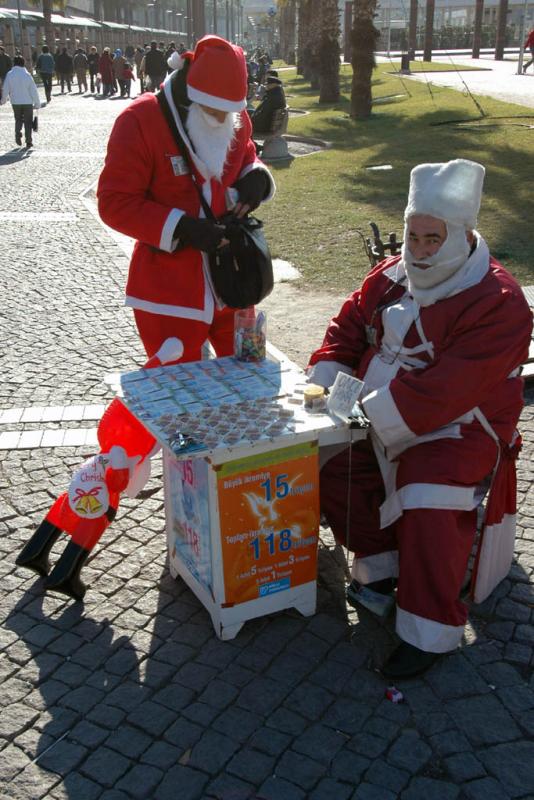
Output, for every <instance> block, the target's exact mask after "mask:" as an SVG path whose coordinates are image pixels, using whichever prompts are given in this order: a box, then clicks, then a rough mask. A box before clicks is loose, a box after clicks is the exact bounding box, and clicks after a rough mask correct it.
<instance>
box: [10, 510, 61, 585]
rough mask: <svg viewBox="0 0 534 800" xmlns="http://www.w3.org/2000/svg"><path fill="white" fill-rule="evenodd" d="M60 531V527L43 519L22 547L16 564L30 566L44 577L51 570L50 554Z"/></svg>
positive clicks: (29, 567)
mask: <svg viewBox="0 0 534 800" xmlns="http://www.w3.org/2000/svg"><path fill="white" fill-rule="evenodd" d="M60 533H61V529H60V528H56V526H55V525H52V523H51V522H48V520H46V519H45V520H43V521H42V522H41V524H40V525H39V527H38V528H37V530H36V531H35V533H34V534H33V536H32V538H31V539H30V541H29V542H27V544H26V545H25V546H24V547H23V548H22V550H21V552H20V553H19V555H18V557H17V560H16V561H15V564H16V565H17V566H18V567H28V569H32V570H33V571H34V572H37V574H38V575H42V576H43V578H44V577H46V576H47V575H48V573H49V572H50V561H49V560H48V556H49V554H50V550H51V549H52V547H53V546H54V544H55V542H56V541H57V539H58V537H59V535H60Z"/></svg>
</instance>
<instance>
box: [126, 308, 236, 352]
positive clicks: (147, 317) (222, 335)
mask: <svg viewBox="0 0 534 800" xmlns="http://www.w3.org/2000/svg"><path fill="white" fill-rule="evenodd" d="M234 315H235V310H234V309H233V308H228V307H226V306H225V307H224V308H223V309H218V308H216V309H215V311H214V313H213V320H212V322H211V324H208V323H206V322H198V321H197V320H192V319H184V318H183V317H170V316H164V315H163V314H151V313H150V312H148V311H140V310H139V309H137V308H134V316H135V324H136V325H137V330H138V331H139V336H140V337H141V341H142V342H143V345H144V348H145V350H146V354H147V356H148V357H149V358H150V357H151V356H153V355H154V353H157V351H158V350H159V348H160V347H161V345H162V344H163V342H164V341H165V339H168V338H169V337H171V336H176V337H177V338H178V339H181V341H182V342H183V345H184V353H183V356H182V357H181V359H180V361H200V358H201V351H202V345H203V344H204V342H205V341H206V339H208V340H209V341H210V342H211V344H212V345H213V347H214V349H215V352H216V354H217V356H219V357H222V356H231V355H233V352H234Z"/></svg>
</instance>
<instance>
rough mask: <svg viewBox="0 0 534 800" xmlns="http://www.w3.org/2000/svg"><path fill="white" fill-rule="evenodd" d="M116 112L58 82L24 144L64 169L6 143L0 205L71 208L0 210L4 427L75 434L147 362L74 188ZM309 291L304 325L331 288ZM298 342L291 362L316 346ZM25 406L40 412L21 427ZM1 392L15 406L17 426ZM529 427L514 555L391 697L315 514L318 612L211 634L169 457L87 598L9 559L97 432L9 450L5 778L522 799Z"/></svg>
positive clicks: (4, 538)
mask: <svg viewBox="0 0 534 800" xmlns="http://www.w3.org/2000/svg"><path fill="white" fill-rule="evenodd" d="M122 107H124V103H120V102H118V101H102V102H98V101H95V100H94V99H92V98H85V97H75V96H68V95H66V96H63V97H61V96H59V95H58V94H57V89H56V88H54V96H53V100H52V103H51V104H50V106H49V107H48V108H45V109H43V111H42V113H41V115H40V131H39V135H38V136H37V137H36V143H37V147H38V148H42V149H43V151H46V150H50V151H54V152H61V153H62V161H61V168H60V169H58V160H57V159H55V158H45V157H41V158H40V157H37V156H36V157H33V156H32V154H31V153H30V154H29V155H27V156H26V157H24V158H21V157H20V156H15V157H13V158H8V159H4V158H3V157H2V156H1V155H0V163H1V165H2V166H1V172H2V188H3V191H2V193H1V194H0V212H13V211H15V210H16V211H17V212H18V213H31V214H36V215H38V216H39V215H40V214H41V212H42V211H43V210H46V211H47V212H56V213H57V214H67V213H68V214H72V215H74V217H75V219H71V218H69V219H68V220H67V219H55V220H52V219H44V218H42V217H41V218H39V219H36V220H35V221H32V223H31V225H24V226H23V227H22V226H21V224H20V222H18V221H16V220H9V219H6V218H5V219H3V221H2V249H3V255H4V256H5V257H4V258H2V260H1V263H0V285H1V288H2V294H3V316H2V321H1V322H0V324H1V325H2V337H3V342H4V347H3V349H2V375H3V381H2V382H1V383H0V414H2V415H4V414H6V416H2V417H0V420H4V422H3V423H2V430H1V431H0V436H2V435H3V434H4V433H6V432H8V433H9V432H10V430H11V428H14V429H15V430H14V431H13V433H15V434H16V436H17V437H19V438H18V439H17V441H20V437H21V436H23V435H25V434H26V433H32V432H34V431H38V432H39V431H43V430H44V431H45V434H44V436H46V435H47V434H49V435H50V436H51V437H52V436H53V435H55V434H56V430H55V429H54V428H53V427H52V426H53V425H57V424H61V429H57V430H58V435H59V434H61V435H63V434H64V433H65V430H66V432H68V433H70V431H71V428H70V427H69V426H73V428H72V429H73V430H74V431H76V428H78V429H79V428H80V426H81V425H83V420H84V419H87V418H86V417H85V416H84V415H85V411H83V412H82V410H81V409H82V408H84V409H85V408H87V407H91V406H98V405H105V404H106V403H107V402H108V401H109V400H110V399H111V398H112V397H113V391H112V389H111V388H110V387H109V386H108V385H106V384H105V383H104V382H103V380H102V379H103V376H104V374H105V373H110V372H117V371H122V370H127V369H133V368H135V367H136V366H139V365H140V364H142V362H143V352H142V349H141V346H140V344H139V342H138V340H137V336H136V334H135V331H134V328H133V324H132V319H131V317H130V315H129V312H127V311H126V310H125V309H124V307H123V305H122V302H123V298H122V290H123V285H124V281H125V277H126V270H127V260H126V258H125V257H124V254H123V253H122V251H121V249H120V248H119V246H118V244H117V243H116V242H115V241H114V240H113V239H111V238H110V237H109V236H108V234H107V233H106V231H105V230H104V228H103V227H102V226H101V225H100V224H99V223H98V222H97V221H96V220H95V218H94V216H93V215H92V214H91V213H90V212H89V211H88V209H87V207H86V206H85V204H84V203H83V202H82V200H81V196H82V194H83V193H84V192H86V191H87V190H88V189H89V188H90V187H91V186H93V185H94V182H95V180H96V178H97V176H98V172H99V169H100V168H101V165H102V152H103V150H104V148H105V141H106V137H107V135H108V132H109V130H110V128H111V125H112V124H113V120H114V118H115V116H116V114H117V113H118V110H119V109H120V108H122ZM11 137H12V121H11V110H10V109H9V108H6V107H5V106H3V107H2V108H1V109H0V151H1V150H2V149H3V150H4V152H5V153H8V154H9V153H10V152H12V150H13V149H14V148H13V143H12V140H11ZM80 154H83V155H80ZM299 297H302V298H304V297H305V295H304V293H301V294H299ZM293 299H294V295H293V294H291V292H290V291H289V289H288V287H287V286H285V285H281V286H277V288H276V294H275V295H273V296H272V297H271V298H270V299H269V303H270V306H269V308H270V309H272V311H271V310H270V311H269V314H270V323H269V324H270V331H269V335H270V338H272V340H273V342H274V344H275V345H277V346H278V347H280V348H281V349H285V346H286V342H287V338H288V330H289V329H288V324H289V323H288V315H287V313H286V312H285V311H284V309H285V308H287V307H288V306H287V303H288V302H290V301H293ZM308 299H309V308H310V309H313V313H311V316H310V328H311V331H310V333H311V336H313V337H315V338H318V337H320V335H321V332H322V330H323V328H324V322H325V320H326V318H327V315H329V314H330V313H332V312H333V311H334V310H335V309H336V308H337V306H338V305H339V298H335V297H330V298H329V299H328V302H325V301H319V300H318V299H317V298H314V297H309V298H308ZM328 303H330V304H331V308H330V307H329V306H328ZM284 304H285V305H284ZM292 355H293V356H294V357H295V358H296V359H297V360H298V361H300V363H303V361H304V359H305V358H306V356H307V353H304V352H300V351H296V352H294V353H292ZM35 407H38V408H39V409H42V408H44V409H48V412H45V413H43V415H42V418H41V420H35V421H34V422H32V421H30V420H31V419H33V417H32V414H31V412H30V413H29V414H28V415H27V416H26V422H24V423H21V419H22V416H23V414H24V413H26V412H25V411H24V409H31V408H35ZM66 407H69V408H72V407H78V408H76V411H75V412H74V411H73V412H72V414H73V415H74V416H76V419H75V420H71V421H64V422H62V421H61V420H60V421H59V422H58V421H57V420H56V421H55V422H54V421H53V420H52V419H49V420H48V422H47V414H48V415H53V417H54V419H55V418H56V417H57V416H58V414H59V411H58V409H64V408H66ZM13 409H17V410H18V411H21V414H20V416H19V417H18V418H17V419H18V422H16V423H15V420H14V417H13V424H12V423H11V420H10V418H9V413H11V411H12V410H13ZM50 409H56V410H55V411H51V410H50ZM35 413H36V414H40V411H39V412H35ZM61 413H63V412H61ZM80 414H81V415H82V416H81V417H80ZM15 416H16V415H15ZM34 416H35V415H34ZM48 425H50V427H48ZM63 426H66V427H65V430H63ZM8 428H9V430H8ZM522 432H523V437H524V447H523V451H522V453H521V457H520V462H519V483H518V504H519V530H518V538H517V546H516V556H515V560H514V565H513V568H512V570H511V572H510V574H509V576H508V578H507V579H506V580H505V581H503V582H502V584H501V585H500V586H499V587H498V589H497V590H496V591H495V592H494V594H493V595H492V596H491V597H490V598H488V600H486V601H485V602H484V603H483V604H481V605H480V606H477V607H472V608H471V614H470V619H469V623H468V625H467V626H466V631H465V637H464V643H463V646H462V648H461V649H460V650H459V651H458V653H456V654H454V655H452V656H450V657H448V658H445V659H443V660H441V661H440V662H439V663H438V664H437V665H436V666H435V667H434V668H433V669H432V670H431V671H430V672H429V673H428V674H427V675H426V676H424V677H422V678H420V679H417V680H414V681H411V682H406V683H405V684H404V685H402V684H399V688H400V689H401V690H402V691H403V693H404V695H405V702H404V703H403V704H400V705H393V704H392V703H390V702H388V701H387V700H386V699H385V697H384V691H385V688H386V687H385V683H384V681H383V680H382V678H381V677H380V676H379V674H378V673H377V672H376V671H375V668H376V667H377V665H379V664H381V663H382V661H383V659H384V658H385V656H386V655H387V653H388V652H389V650H390V649H391V648H392V647H393V646H394V644H395V636H394V633H393V621H392V620H389V621H388V622H387V623H385V624H381V623H379V622H378V621H377V620H375V619H374V618H373V617H372V616H371V615H370V614H366V613H365V612H364V611H362V613H361V614H358V613H356V612H355V611H354V610H352V609H351V608H350V607H347V605H346V603H345V600H344V587H345V581H346V579H347V575H348V568H347V563H346V559H345V554H344V552H343V551H342V549H341V548H339V547H338V546H336V545H335V543H334V541H333V539H332V536H331V534H330V532H329V531H328V530H324V529H323V530H322V531H321V538H320V546H319V580H318V610H317V613H316V615H315V616H313V617H311V618H303V617H301V616H300V615H299V614H298V613H297V612H293V611H288V612H284V613H280V614H276V615H272V616H270V617H265V618H260V619H257V620H252V621H250V622H248V623H247V624H246V625H245V626H244V627H243V629H242V630H241V631H240V633H239V634H238V636H237V637H236V638H235V639H233V640H231V641H229V642H222V641H219V640H218V639H217V638H216V637H215V635H214V632H213V628H212V624H211V620H210V618H209V616H208V614H207V612H206V611H205V609H204V608H203V607H202V605H201V604H200V603H199V601H198V600H197V599H196V598H195V597H194V595H193V594H192V593H191V592H190V591H189V590H188V588H187V587H186V586H185V584H184V583H183V582H182V581H180V580H178V581H174V580H172V579H171V577H170V575H169V572H168V569H167V564H166V554H165V537H164V525H165V522H164V508H163V490H162V485H161V483H162V481H161V479H162V475H161V461H160V460H155V462H154V474H153V477H152V478H151V480H150V482H149V484H148V485H147V487H145V490H144V491H143V493H142V498H141V499H138V500H135V501H134V500H129V499H125V500H124V501H123V502H122V503H121V508H120V512H119V515H118V517H117V520H116V521H115V523H114V524H113V525H112V526H111V527H110V528H109V529H108V531H107V532H106V534H105V536H104V537H103V539H102V541H101V543H100V545H99V546H98V548H97V549H96V551H95V553H94V555H93V556H92V557H91V559H90V561H89V563H88V564H87V566H86V568H85V572H84V575H85V578H86V580H87V582H88V583H89V586H90V588H89V590H88V592H87V595H86V600H85V602H84V604H83V605H82V604H81V603H73V602H70V601H67V600H65V599H63V598H61V597H59V596H53V595H45V594H43V592H42V581H41V580H40V579H37V578H36V577H34V576H32V575H31V574H30V573H27V572H25V571H24V570H19V569H17V568H15V566H14V559H15V557H16V554H17V552H18V551H19V549H20V547H21V546H22V544H23V543H24V542H25V541H26V540H27V539H28V537H29V536H30V535H31V532H32V531H33V530H34V528H35V526H36V525H37V524H38V523H39V522H40V520H41V519H42V517H43V515H44V514H45V513H46V511H47V510H48V508H49V506H50V503H51V499H52V498H53V497H55V496H56V495H57V493H58V492H59V491H61V490H62V489H63V488H64V487H65V486H66V484H67V482H68V479H69V476H70V473H71V471H72V469H73V468H75V467H76V466H77V465H78V464H80V463H81V461H82V460H84V459H85V458H86V457H87V456H89V455H90V454H91V453H92V451H93V448H92V447H91V446H89V445H80V446H77V447H72V448H71V449H69V450H67V449H65V448H57V447H54V446H53V444H52V442H51V440H48V442H49V446H48V447H42V446H41V447H40V448H39V449H33V450H22V449H17V448H14V447H10V448H8V449H4V450H1V451H0V488H1V492H0V534H1V535H0V615H1V618H2V620H3V624H2V627H1V629H0V684H1V691H0V708H1V714H0V786H1V787H2V788H1V791H0V796H1V797H2V798H4V797H6V798H19V799H21V800H29V798H36V800H37V799H38V798H49V799H50V800H67V799H69V800H92V798H95V800H100V798H103V799H104V800H114V799H115V798H116V800H119V798H150V800H166V799H167V798H172V800H176V798H179V800H204V798H205V799H206V800H207V799H208V798H210V799H213V798H219V800H245V799H246V798H247V799H248V798H264V799H265V800H269V798H270V799H271V800H284V799H285V798H288V799H289V798H291V799H292V798H299V799H303V798H312V800H321V798H329V799H330V798H334V800H344V798H348V799H350V800H388V799H390V798H395V797H401V798H406V799H408V800H415V799H416V798H423V797H424V799H425V800H433V798H436V800H448V798H459V800H466V799H467V798H482V797H484V800H489V798H493V797H495V798H519V799H520V800H527V798H532V797H534V785H533V777H532V776H533V774H534V773H533V771H532V767H531V765H532V763H533V760H534V679H533V677H532V667H533V646H534V636H533V635H532V631H533V625H532V623H533V622H534V619H533V594H532V591H531V589H532V585H533V582H532V575H533V570H534V495H533V490H532V472H533V467H532V463H533V454H534V396H529V397H527V406H526V408H525V410H524V413H523V417H522ZM44 436H43V439H42V440H41V445H42V444H43V440H44ZM59 549H60V548H56V550H59Z"/></svg>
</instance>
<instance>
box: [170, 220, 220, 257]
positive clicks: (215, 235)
mask: <svg viewBox="0 0 534 800" xmlns="http://www.w3.org/2000/svg"><path fill="white" fill-rule="evenodd" d="M174 238H175V239H176V238H178V239H180V242H181V243H182V244H184V245H189V247H194V248H195V250H204V252H205V253H211V251H212V250H216V248H217V246H218V245H219V243H220V241H221V239H223V238H224V226H223V225H217V223H216V222H213V221H212V220H211V219H195V217H188V216H186V215H184V216H183V217H182V219H181V220H180V222H179V223H178V225H177V226H176V228H175V229H174Z"/></svg>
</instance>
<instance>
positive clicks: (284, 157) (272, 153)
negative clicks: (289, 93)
mask: <svg viewBox="0 0 534 800" xmlns="http://www.w3.org/2000/svg"><path fill="white" fill-rule="evenodd" d="M288 121H289V108H288V107H287V106H286V108H279V109H277V110H276V111H275V112H274V114H273V119H272V122H271V129H270V131H269V133H268V134H266V136H265V139H264V142H263V148H262V151H261V157H262V160H263V161H265V162H267V163H269V164H273V163H277V162H281V161H292V160H293V158H294V156H292V155H291V153H290V152H289V148H288V146H287V142H286V140H285V139H284V134H285V133H287V123H288Z"/></svg>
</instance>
